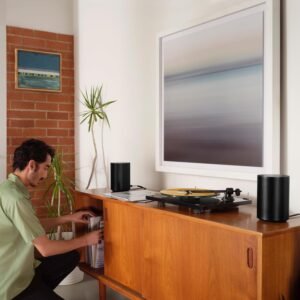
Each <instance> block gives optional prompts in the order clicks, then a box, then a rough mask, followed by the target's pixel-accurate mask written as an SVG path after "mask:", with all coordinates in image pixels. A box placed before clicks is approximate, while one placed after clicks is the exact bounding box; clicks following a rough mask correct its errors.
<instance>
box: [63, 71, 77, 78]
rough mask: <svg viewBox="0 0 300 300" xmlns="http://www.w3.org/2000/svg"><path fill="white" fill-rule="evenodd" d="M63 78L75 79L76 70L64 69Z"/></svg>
mask: <svg viewBox="0 0 300 300" xmlns="http://www.w3.org/2000/svg"><path fill="white" fill-rule="evenodd" d="M62 76H65V77H72V78H73V77H74V70H73V69H64V70H62Z"/></svg>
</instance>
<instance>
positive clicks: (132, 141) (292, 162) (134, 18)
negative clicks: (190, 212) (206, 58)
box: [75, 0, 300, 211]
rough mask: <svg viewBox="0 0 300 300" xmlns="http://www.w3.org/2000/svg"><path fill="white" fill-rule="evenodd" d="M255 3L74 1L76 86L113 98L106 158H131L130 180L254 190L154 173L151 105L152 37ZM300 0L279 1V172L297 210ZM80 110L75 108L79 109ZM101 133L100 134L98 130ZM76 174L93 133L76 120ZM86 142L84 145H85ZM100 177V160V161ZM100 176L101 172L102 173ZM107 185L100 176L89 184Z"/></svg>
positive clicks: (82, 171)
mask: <svg viewBox="0 0 300 300" xmlns="http://www.w3.org/2000/svg"><path fill="white" fill-rule="evenodd" d="M256 3H259V1H255V0H249V1H245V0H230V1H221V0H214V1H209V0H206V1H196V0H189V1H186V0H173V1H168V0H154V1H147V2H146V1H140V0H128V1H126V4H125V3H124V1H121V0H116V1H110V2H109V1H97V0H77V1H76V4H75V6H76V10H77V12H76V13H75V23H76V24H77V29H76V30H75V35H76V51H77V52H76V53H77V55H76V67H77V68H78V69H77V82H78V86H79V87H80V88H81V89H84V88H85V87H88V86H90V85H91V84H97V83H99V84H101V83H103V84H104V96H105V97H106V98H110V99H118V102H117V103H116V104H113V106H112V107H111V108H110V109H109V116H110V118H111V124H112V127H111V130H110V131H109V132H108V131H107V132H106V147H107V150H108V151H109V158H108V160H109V161H130V162H131V164H132V176H131V179H132V180H131V181H132V183H134V184H142V185H145V186H147V187H149V188H156V189H159V188H161V187H185V186H190V187H193V186H197V187H208V188H224V187H228V186H232V187H239V188H241V189H242V190H243V191H245V192H246V193H247V192H248V193H249V194H250V196H255V195H256V183H255V182H249V181H239V180H229V179H220V178H212V177H200V176H187V175H179V174H160V173H156V172H155V171H154V160H155V158H154V152H155V150H154V149H155V127H156V121H157V119H156V116H155V103H156V97H157V70H156V65H157V53H156V47H157V45H156V38H157V34H159V33H161V32H166V31H167V32H170V31H171V30H172V29H173V28H174V29H178V28H179V27H180V26H181V27H182V28H184V27H187V26H190V25H195V24H198V23H200V22H203V21H205V20H208V19H211V18H214V17H217V16H219V15H222V14H225V13H229V12H231V11H234V10H238V9H241V8H243V7H246V6H250V5H254V4H256ZM299 11H300V2H299V1H298V0H288V1H287V0H285V1H282V24H283V30H282V35H283V36H282V50H283V53H282V71H283V72H282V97H281V101H282V124H281V134H282V143H281V170H282V172H283V173H286V174H289V175H291V201H290V206H291V209H292V210H293V211H300V203H298V200H297V199H298V195H299V194H300V185H299V184H298V182H300V178H299V177H300V172H299V167H300V163H299V161H300V155H299V153H300V143H299V138H298V131H297V127H299V126H300V120H299V117H298V112H299V106H300V102H299V97H300V86H299V84H298V80H299V70H300V58H299V53H300V49H299V48H300V40H299V39H298V35H299V29H300V18H299ZM77 109H78V110H79V109H80V108H79V105H78V106H77ZM98 132H99V131H98ZM77 134H78V140H77V142H78V144H77V152H78V160H77V165H78V168H79V170H78V174H77V175H78V179H80V181H81V182H86V181H87V174H88V170H89V166H90V162H91V157H92V151H91V149H90V148H91V147H90V146H91V138H90V136H88V135H87V130H86V128H84V126H82V125H81V126H79V124H78V122H77ZM87 145H88V146H87ZM98 169H99V170H98V174H101V170H100V169H101V164H99V166H98ZM100 177H101V176H100ZM101 185H102V186H104V181H103V179H101V178H98V181H97V182H94V186H101Z"/></svg>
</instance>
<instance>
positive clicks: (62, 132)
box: [47, 129, 68, 137]
mask: <svg viewBox="0 0 300 300" xmlns="http://www.w3.org/2000/svg"><path fill="white" fill-rule="evenodd" d="M47 135H48V136H57V137H60V136H68V129H48V130H47Z"/></svg>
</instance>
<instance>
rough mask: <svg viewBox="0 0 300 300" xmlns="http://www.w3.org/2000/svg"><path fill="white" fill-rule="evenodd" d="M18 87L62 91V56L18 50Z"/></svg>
mask: <svg viewBox="0 0 300 300" xmlns="http://www.w3.org/2000/svg"><path fill="white" fill-rule="evenodd" d="M17 75H18V78H17V87H18V88H27V89H38V90H49V91H60V90H61V85H60V81H61V80H60V79H61V74H60V55H59V54H55V53H53V54H52V53H43V52H34V51H26V50H17Z"/></svg>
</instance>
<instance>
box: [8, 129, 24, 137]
mask: <svg viewBox="0 0 300 300" xmlns="http://www.w3.org/2000/svg"><path fill="white" fill-rule="evenodd" d="M7 135H8V136H23V129H22V128H8V129H7Z"/></svg>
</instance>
